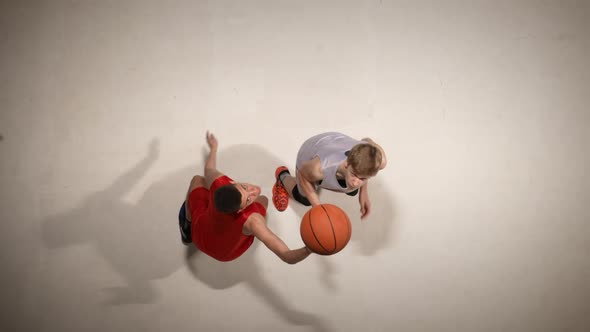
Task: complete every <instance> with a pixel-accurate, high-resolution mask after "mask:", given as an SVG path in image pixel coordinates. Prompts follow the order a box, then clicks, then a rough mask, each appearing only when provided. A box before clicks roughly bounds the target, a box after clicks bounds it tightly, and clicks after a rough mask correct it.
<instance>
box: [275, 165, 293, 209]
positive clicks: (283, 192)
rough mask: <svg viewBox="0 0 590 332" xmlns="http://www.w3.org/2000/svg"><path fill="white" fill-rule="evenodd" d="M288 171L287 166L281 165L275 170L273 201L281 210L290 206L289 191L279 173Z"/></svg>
mask: <svg viewBox="0 0 590 332" xmlns="http://www.w3.org/2000/svg"><path fill="white" fill-rule="evenodd" d="M284 171H287V172H289V169H288V168H287V167H285V166H280V167H278V168H277V170H276V171H275V178H276V182H275V185H274V186H273V187H272V203H273V204H274V206H275V208H277V210H279V211H285V210H286V209H287V207H288V206H289V193H288V192H287V189H285V186H283V183H282V182H281V180H280V179H279V174H281V173H282V172H284Z"/></svg>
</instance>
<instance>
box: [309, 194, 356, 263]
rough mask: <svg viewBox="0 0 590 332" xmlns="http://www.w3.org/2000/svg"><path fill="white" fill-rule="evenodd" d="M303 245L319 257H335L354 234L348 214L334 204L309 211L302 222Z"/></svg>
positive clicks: (323, 205)
mask: <svg viewBox="0 0 590 332" xmlns="http://www.w3.org/2000/svg"><path fill="white" fill-rule="evenodd" d="M300 232H301V238H302V239H303V243H305V245H306V246H307V247H308V248H309V249H310V250H311V251H313V252H315V253H316V254H319V255H333V254H335V253H337V252H339V251H340V250H342V249H343V248H344V247H345V246H346V244H347V243H348V241H349V240H350V235H351V233H352V226H351V224H350V219H348V216H347V215H346V212H344V211H342V209H341V208H339V207H337V206H336V205H332V204H320V205H317V206H314V207H312V208H311V209H309V210H308V211H307V212H306V213H305V215H304V216H303V219H302V220H301V227H300Z"/></svg>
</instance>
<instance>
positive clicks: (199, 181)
mask: <svg viewBox="0 0 590 332" xmlns="http://www.w3.org/2000/svg"><path fill="white" fill-rule="evenodd" d="M204 186H205V178H204V177H203V176H201V175H195V176H193V178H192V180H191V188H193V189H194V188H198V187H204Z"/></svg>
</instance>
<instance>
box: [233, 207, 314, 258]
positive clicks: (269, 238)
mask: <svg viewBox="0 0 590 332" xmlns="http://www.w3.org/2000/svg"><path fill="white" fill-rule="evenodd" d="M244 228H245V230H246V231H248V232H251V233H252V234H253V235H254V236H255V237H256V238H257V239H259V240H260V241H262V243H264V245H265V246H266V247H267V248H268V249H270V250H271V251H272V252H274V253H275V255H277V256H278V257H279V258H280V259H281V260H283V261H284V262H285V263H288V264H296V263H299V262H300V261H302V260H304V259H305V258H307V256H309V254H310V253H311V251H310V250H309V249H307V247H303V248H299V249H295V250H291V249H289V247H287V245H286V244H285V242H283V240H281V239H280V238H279V237H278V236H276V235H275V234H274V233H273V232H272V231H271V230H270V229H269V228H268V227H267V226H266V222H265V220H264V217H263V216H262V215H260V214H258V213H253V214H251V215H250V217H248V220H246V222H245V223H244Z"/></svg>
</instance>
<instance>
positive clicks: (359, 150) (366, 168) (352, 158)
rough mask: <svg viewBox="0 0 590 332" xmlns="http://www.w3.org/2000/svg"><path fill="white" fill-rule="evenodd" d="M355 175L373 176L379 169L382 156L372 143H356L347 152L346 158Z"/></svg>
mask: <svg viewBox="0 0 590 332" xmlns="http://www.w3.org/2000/svg"><path fill="white" fill-rule="evenodd" d="M346 160H347V161H348V164H349V165H350V166H351V167H352V170H353V171H354V173H355V174H356V175H360V176H374V175H375V174H377V172H378V171H379V167H380V166H381V162H382V160H383V157H382V156H381V151H379V149H377V147H375V146H374V145H372V144H357V145H355V146H353V147H352V149H350V151H349V152H348V158H347V159H346Z"/></svg>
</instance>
